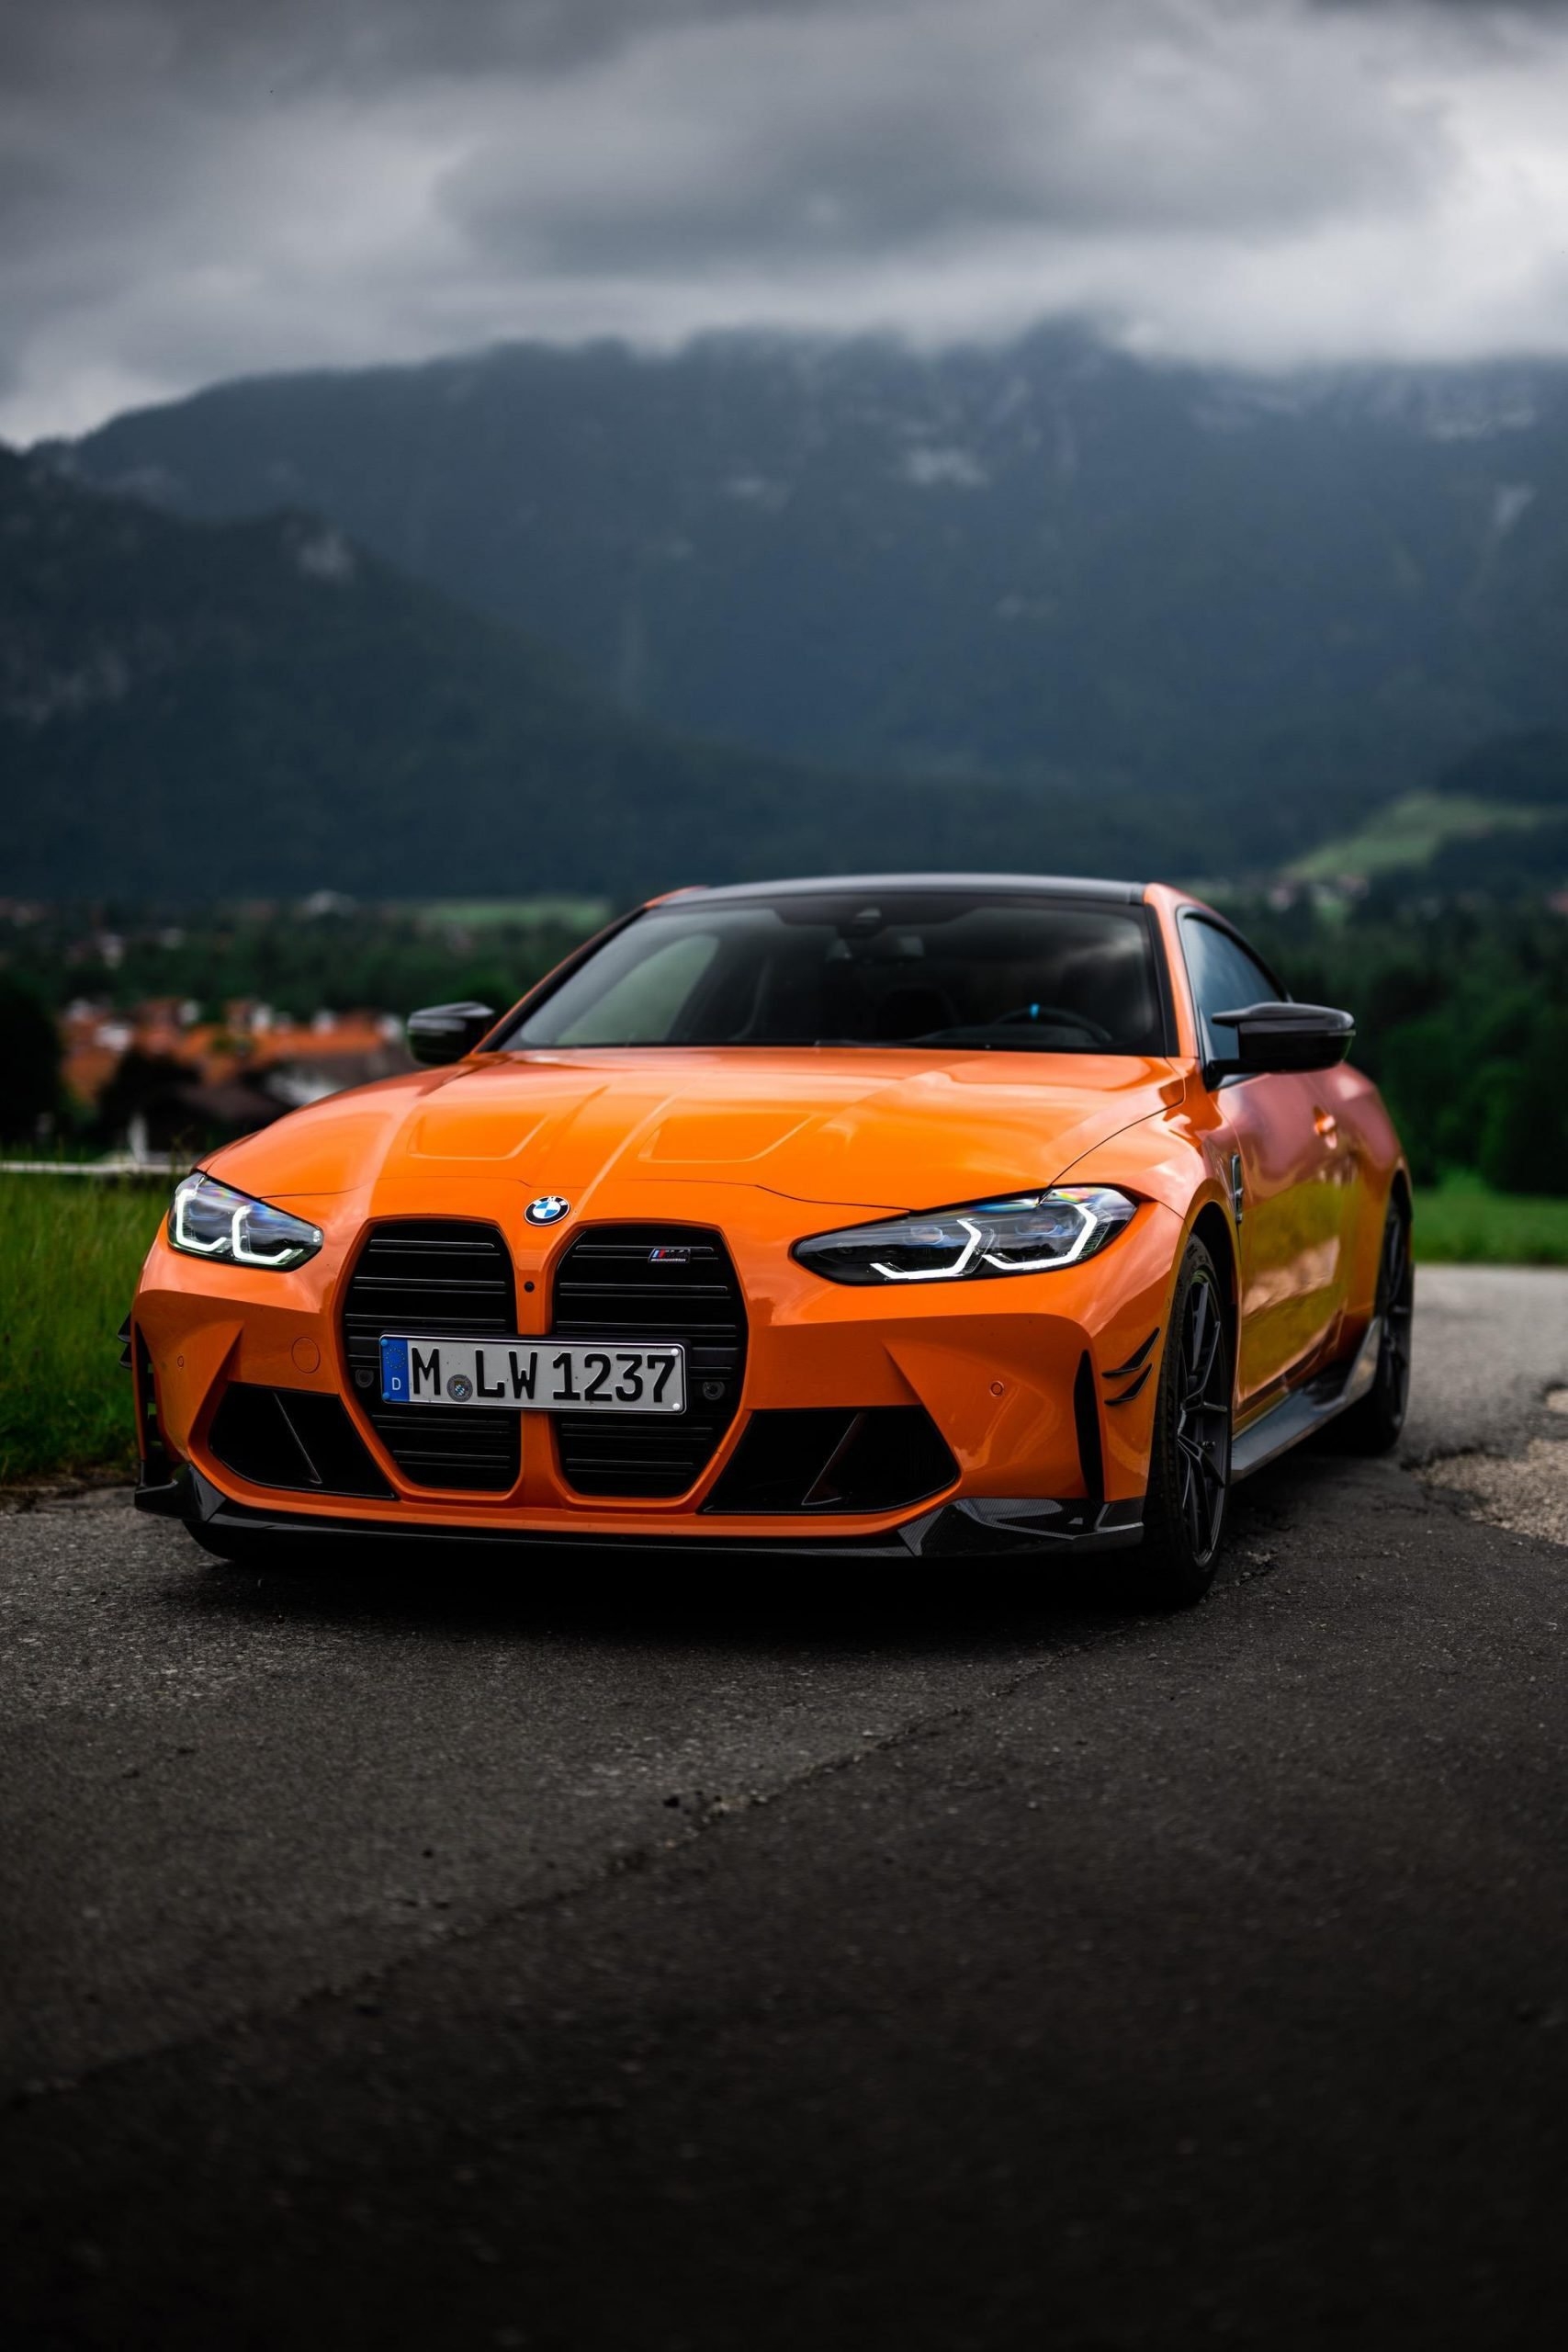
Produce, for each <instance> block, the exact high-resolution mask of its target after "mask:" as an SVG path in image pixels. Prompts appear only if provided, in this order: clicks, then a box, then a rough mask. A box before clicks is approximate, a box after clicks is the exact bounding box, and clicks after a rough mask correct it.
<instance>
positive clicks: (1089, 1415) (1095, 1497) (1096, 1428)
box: [1073, 1348, 1105, 1503]
mask: <svg viewBox="0 0 1568 2352" xmlns="http://www.w3.org/2000/svg"><path fill="white" fill-rule="evenodd" d="M1073 1421H1074V1425H1075V1427H1076V1428H1077V1439H1078V1462H1079V1465H1080V1466H1081V1468H1082V1470H1083V1490H1084V1493H1085V1494H1086V1495H1087V1496H1088V1497H1089V1501H1090V1502H1091V1503H1102V1502H1103V1501H1104V1500H1105V1447H1104V1444H1103V1442H1102V1441H1101V1438H1100V1399H1099V1397H1097V1396H1096V1395H1095V1393H1094V1366H1093V1365H1092V1364H1091V1363H1090V1362H1089V1350H1088V1349H1087V1348H1086V1349H1085V1350H1084V1352H1083V1354H1082V1355H1081V1356H1079V1358H1078V1369H1077V1379H1076V1380H1075V1381H1074V1382H1073Z"/></svg>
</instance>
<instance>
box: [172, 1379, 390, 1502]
mask: <svg viewBox="0 0 1568 2352" xmlns="http://www.w3.org/2000/svg"><path fill="white" fill-rule="evenodd" d="M208 1443H209V1445H210V1446H211V1448H212V1451H213V1453H214V1454H215V1456H216V1457H217V1459H218V1460H219V1461H220V1462H221V1463H223V1464H225V1465H226V1467H227V1468H229V1469H231V1470H237V1471H238V1472H239V1474H240V1476H241V1477H242V1478H248V1479H249V1480H250V1481H251V1484H252V1485H253V1486H256V1487H293V1488H294V1489H295V1490H296V1492H299V1493H304V1494H312V1493H314V1494H323V1495H377V1496H381V1497H386V1496H389V1495H390V1493H391V1491H392V1489H391V1487H389V1485H388V1484H387V1481H386V1479H385V1478H384V1477H383V1476H381V1473H380V1472H379V1470H378V1469H377V1467H376V1464H375V1463H374V1462H373V1461H372V1460H371V1458H370V1454H369V1452H368V1450H367V1446H366V1443H365V1441H364V1439H363V1438H362V1437H361V1436H360V1434H359V1432H358V1430H356V1429H355V1426H354V1423H353V1422H352V1421H351V1420H350V1419H349V1417H348V1411H347V1408H346V1407H345V1406H344V1402H343V1400H342V1398H341V1397H325V1396H321V1395H319V1394H318V1393H316V1392H315V1391H313V1390H310V1389H305V1388H257V1387H253V1386H252V1385H251V1384H250V1383H249V1382H247V1381H240V1380H231V1382H230V1384H229V1385H228V1387H227V1388H226V1389H225V1390H224V1392H223V1401H222V1403H221V1404H220V1406H219V1408H218V1412H217V1415H216V1418H215V1419H214V1420H213V1423H212V1429H211V1432H210V1435H209V1439H208Z"/></svg>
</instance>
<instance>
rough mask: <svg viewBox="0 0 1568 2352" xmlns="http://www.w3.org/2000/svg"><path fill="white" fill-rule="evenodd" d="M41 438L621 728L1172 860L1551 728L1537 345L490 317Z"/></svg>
mask: <svg viewBox="0 0 1568 2352" xmlns="http://www.w3.org/2000/svg"><path fill="white" fill-rule="evenodd" d="M55 455H56V457H57V459H58V461H59V462H62V463H64V464H68V465H70V466H72V467H73V468H75V469H78V470H79V472H80V473H81V475H82V476H83V477H84V478H85V479H87V480H90V481H95V482H97V483H99V484H102V485H106V486H109V487H113V488H116V489H119V490H123V491H130V492H136V493H138V494H140V495H142V496H149V497H152V498H154V499H157V500H159V501H161V502H163V503H165V504H166V505H168V506H169V507H171V508H174V509H175V510H177V511H179V512H182V513H185V514H188V515H204V516H209V517H234V516H239V515H256V514H261V513H264V512H265V511H267V510H268V509H271V508H274V507H276V506H278V505H280V504H294V505H304V506H308V507H310V508H311V509H313V510H318V511H320V512H321V514H323V515H327V516H328V517H330V518H331V519H332V521H333V523H335V524H336V525H337V526H339V527H340V528H342V529H344V530H346V531H348V532H350V533H352V534H353V535H354V536H355V537H357V538H358V539H360V540H361V541H363V542H364V543H365V544H366V545H367V546H369V547H372V548H376V549H378V551H379V552H380V553H381V554H382V555H383V556H385V557H386V558H387V559H388V560H391V561H394V562H396V563H398V564H400V565H401V566H402V567H403V568H404V569H405V570H407V571H410V572H412V573H415V574H418V575H419V576H421V577H423V578H424V579H426V580H428V581H430V582H434V583H435V584H436V585H438V586H439V587H441V588H442V589H443V590H445V591H446V593H447V594H449V595H451V596H453V597H456V598H458V599H461V600H463V601H465V602H467V603H468V604H469V605H473V606H475V607H477V608H479V609H482V610H484V611H486V612H488V613H490V614H491V615H492V616H497V617H499V618H502V619H504V620H506V621H509V622H511V623H513V624H514V625H515V626H518V627H520V628H525V629H526V630H528V631H530V632H532V633H533V634H535V635H536V637H538V638H539V639H542V640H546V641H548V642H550V643H551V644H553V645H554V646H555V647H556V648H557V649H558V650H559V651H560V652H562V653H563V654H565V655H566V656H567V657H569V658H570V660H571V661H572V662H574V663H575V664H577V665H578V666H579V667H580V668H581V671H582V673H584V675H585V676H587V677H588V678H590V679H591V680H592V681H593V682H594V684H596V686H597V687H598V688H599V690H600V691H602V692H603V693H604V694H605V695H610V696H613V697H614V698H615V700H616V701H617V702H618V703H619V705H620V706H621V707H623V708H624V709H626V710H628V711H636V712H638V713H641V714H643V715H645V716H647V717H649V718H654V719H656V720H657V721H659V722H660V723H661V724H663V725H667V726H671V727H673V728H676V729H688V730H695V731H698V732H701V733H704V734H707V735H711V736H716V737H720V738H724V739H727V740H729V741H739V742H745V743H748V744H750V745H751V746H753V747H755V748H757V749H758V750H761V751H765V752H772V753H776V754H780V755H784V756H789V757H802V758H810V759H814V760H824V761H830V762H834V763H839V764H840V765H844V766H849V767H856V768H860V769H862V770H864V771H866V772H868V773H874V774H884V775H886V774H892V773H905V774H908V773H926V774H931V775H978V774H988V775H999V776H1009V777H1020V778H1025V779H1030V780H1036V781H1037V780H1040V779H1055V780H1056V781H1058V782H1060V783H1063V784H1065V785H1067V786H1073V787H1076V788H1077V790H1078V791H1079V792H1080V793H1083V794H1087V795H1089V796H1091V797H1094V798H1096V799H1097V800H1098V799H1099V798H1100V797H1101V796H1104V795H1106V794H1115V795H1119V796H1122V797H1126V796H1129V795H1142V796H1145V797H1147V798H1149V799H1150V800H1154V799H1156V798H1158V797H1160V796H1163V795H1167V794H1172V793H1174V794H1176V795H1178V796H1190V797H1191V799H1192V801H1193V802H1194V803H1196V804H1198V805H1201V806H1202V807H1204V808H1205V809H1207V810H1209V811H1210V812H1213V823H1212V824H1211V825H1210V826H1209V827H1207V828H1204V829H1202V830H1201V831H1199V832H1198V834H1197V835H1196V837H1195V838H1192V839H1191V840H1190V847H1189V852H1188V854H1187V856H1186V859H1185V861H1184V863H1185V865H1186V867H1187V869H1188V870H1195V871H1207V872H1213V871H1214V870H1215V869H1216V868H1221V869H1223V868H1224V867H1226V866H1227V865H1233V864H1234V858H1233V857H1232V855H1231V854H1230V852H1231V848H1232V843H1233V839H1234V831H1233V829H1234V828H1235V825H1236V824H1237V823H1243V824H1244V825H1245V824H1247V823H1249V822H1252V821H1254V820H1257V821H1259V822H1261V823H1262V824H1263V828H1264V830H1265V831H1272V832H1273V833H1274V834H1277V835H1279V836H1280V837H1281V838H1283V839H1285V841H1286V845H1287V846H1289V844H1290V842H1292V841H1293V842H1294V844H1295V846H1296V847H1303V846H1305V845H1307V844H1308V843H1309V842H1311V841H1312V840H1313V839H1314V838H1317V837H1319V836H1320V835H1321V834H1323V833H1324V832H1325V831H1329V830H1332V828H1333V826H1334V824H1335V823H1336V822H1342V821H1343V820H1346V819H1348V820H1350V821H1352V822H1353V821H1354V820H1355V817H1356V816H1357V814H1358V813H1359V811H1360V810H1361V809H1363V808H1364V806H1365V804H1366V802H1367V800H1368V799H1369V797H1371V798H1384V797H1396V796H1397V795H1399V794H1400V793H1402V792H1404V791H1406V790H1409V789H1411V788H1413V787H1414V786H1418V785H1425V784H1426V783H1427V782H1428V781H1429V779H1430V777H1431V776H1432V775H1434V774H1435V773H1436V772H1437V771H1438V769H1439V768H1440V767H1441V766H1442V765H1443V764H1444V763H1446V762H1448V761H1450V760H1451V759H1453V758H1456V757H1458V756H1459V755H1460V754H1461V753H1462V752H1465V751H1467V750H1468V749H1469V748H1470V746H1471V745H1472V744H1473V743H1475V742H1478V741H1482V740H1483V739H1485V738H1489V737H1494V736H1500V735H1505V734H1507V733H1510V732H1513V731H1517V730H1521V729H1540V728H1550V727H1559V726H1562V725H1564V724H1568V663H1565V662H1563V661H1562V658H1561V653H1562V643H1563V641H1564V631H1565V624H1568V371H1565V370H1564V369H1563V368H1560V367H1556V366H1551V365H1545V364H1542V365H1540V366H1534V365H1529V366H1527V365H1518V366H1506V367H1505V366H1492V367H1480V368H1457V369H1447V370H1443V369H1432V370H1408V369H1407V370H1401V371H1389V370H1363V371H1359V372H1356V373H1350V374H1344V373H1341V374H1337V375H1332V376H1330V375H1323V376H1317V377H1312V378H1300V379H1288V380H1285V379H1282V380H1262V379H1244V378H1240V377H1236V376H1234V375H1222V374H1216V373H1214V372H1213V371H1205V370H1202V369H1198V368H1188V367H1181V368H1179V367H1172V366H1151V365H1145V364H1142V363H1140V362H1138V361H1137V360H1135V359H1134V358H1131V357H1128V356H1122V355H1119V354H1117V353H1114V352H1112V351H1111V350H1109V349H1107V348H1105V347H1103V346H1101V345H1099V344H1097V343H1096V342H1095V341H1094V340H1093V339H1092V338H1091V337H1089V335H1087V334H1082V333H1079V332H1077V331H1075V330H1068V329H1065V328H1053V329H1051V330H1048V331H1046V330H1043V331H1041V332H1039V333H1037V334H1032V335H1031V336H1028V337H1026V338H1024V339H1023V340H1022V341H1021V342H1019V343H1017V344H1015V345H1010V346H1009V347H1006V348H1000V349H980V348H973V349H960V350H953V351H949V352H946V353H940V354H936V355H931V356H922V355H920V354H918V353H915V352H911V351H909V350H908V349H906V348H904V347H902V346H900V345H897V344H894V343H891V342H885V341H876V340H870V339H866V340H859V341H847V342H840V343H832V342H810V341H800V340H795V339H790V338H786V337H761V336H753V337H745V336H736V337H720V338H713V339H708V340H704V341H700V342H697V343H695V344H693V345H689V346H687V347H686V348H684V349H682V350H681V351H678V352H676V353H674V354H671V355H668V356H636V355H634V354H633V353H631V352H629V351H628V350H626V349H625V348H624V347H621V346H618V345H607V344H601V345H591V346H584V347H580V348H575V349H570V350H561V349H552V348H547V347H542V346H533V345H518V346H511V347H506V348H502V349H498V350H494V351H491V352H487V353H483V354H479V355H478V356H470V357H466V358H457V359H451V360H446V361H442V362H439V363H436V364H434V365H428V366H423V367H414V368H378V369H374V370H369V371H365V372H350V373H344V374H337V375H294V376H278V377H273V378H266V379H256V380H252V381H246V382H239V383H231V384H226V385H220V386H219V387H217V388H216V389H214V390H209V391H206V392H203V393H201V394H199V395H198V396H197V397H196V398H194V399H191V400H186V401H180V402H177V403H175V404H174V405H171V406H168V407H163V408H158V409H152V410H148V411H144V412H141V413H137V414H134V415H128V416H123V417H120V418H118V419H117V420H116V421H115V422H114V423H112V424H108V425H107V426H105V427H104V428H103V429H102V430H101V431H100V432H97V433H95V434H93V435H90V436H88V437H87V438H86V439H85V440H84V441H81V442H79V443H77V444H75V445H74V446H73V447H71V448H69V449H60V450H57V451H56V453H55ZM1265 804H1266V805H1267V812H1268V813H1267V816H1266V818H1263V819H1258V814H1257V812H1258V809H1260V808H1262V807H1263V806H1264V805H1265ZM1249 810H1250V811H1252V812H1253V814H1252V818H1250V819H1249V817H1248V814H1247V812H1248V811H1249Z"/></svg>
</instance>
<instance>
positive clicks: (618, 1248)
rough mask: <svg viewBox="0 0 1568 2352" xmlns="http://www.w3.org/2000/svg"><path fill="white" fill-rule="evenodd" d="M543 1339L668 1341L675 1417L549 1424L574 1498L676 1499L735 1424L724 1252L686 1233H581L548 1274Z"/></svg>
mask: <svg viewBox="0 0 1568 2352" xmlns="http://www.w3.org/2000/svg"><path fill="white" fill-rule="evenodd" d="M554 1306H555V1317H554V1322H553V1325H552V1333H553V1336H554V1337H555V1338H557V1339H560V1340H680V1341H681V1342H682V1345H683V1346H684V1348H685V1351H686V1410H685V1411H684V1412H683V1413H682V1414H680V1415H678V1416H675V1417H672V1418H669V1419H666V1418H665V1417H663V1416H661V1415H660V1414H656V1413H649V1414H643V1413H615V1414H605V1415H604V1416H602V1417H595V1416H593V1415H591V1414H583V1413H579V1414H570V1413H563V1414H560V1415H558V1417H557V1419H556V1425H555V1426H556V1443H557V1445H558V1449H559V1460H560V1469H561V1476H562V1477H563V1478H564V1479H565V1481H566V1483H567V1485H568V1486H569V1487H575V1488H576V1490H577V1492H578V1493H579V1494H580V1495H626V1496H632V1495H645V1496H649V1497H665V1496H670V1495H682V1494H684V1493H685V1491H686V1489H687V1487H690V1486H692V1485H693V1484H694V1482H695V1481H696V1480H697V1479H698V1478H700V1477H701V1476H702V1474H703V1472H704V1471H705V1469H706V1467H707V1465H708V1464H709V1463H710V1462H711V1461H712V1459H713V1456H714V1453H715V1452H716V1449H717V1447H718V1445H719V1443H720V1442H721V1441H722V1439H723V1437H724V1435H725V1432H726V1430H728V1427H729V1425H730V1423H731V1421H733V1419H735V1414H736V1408H737V1407H738V1406H739V1402H740V1383H741V1379H742V1377H743V1375H744V1373H745V1369H746V1304H745V1300H744V1299H743V1297H742V1296H741V1292H740V1284H739V1280H738V1279H737V1276H736V1272H735V1268H734V1267H733V1265H731V1263H730V1260H729V1252H728V1250H726V1248H725V1246H724V1243H723V1240H722V1239H721V1238H720V1237H719V1235H717V1234H716V1233H712V1232H706V1231H704V1230H703V1229H702V1228H701V1227H696V1226H671V1225H599V1226H591V1227H588V1228H587V1230H586V1231H585V1232H583V1233H582V1234H581V1235H580V1236H579V1238H577V1240H575V1241H574V1242H573V1243H572V1245H571V1247H570V1250H568V1251H567V1253H566V1255H565V1257H564V1258H563V1259H562V1260H561V1262H560V1265H559V1267H558V1270H557V1273H556V1284H555V1301H554Z"/></svg>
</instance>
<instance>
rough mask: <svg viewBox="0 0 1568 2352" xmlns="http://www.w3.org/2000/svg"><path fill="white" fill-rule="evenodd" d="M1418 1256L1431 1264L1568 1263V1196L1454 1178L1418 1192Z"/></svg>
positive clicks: (1418, 1260)
mask: <svg viewBox="0 0 1568 2352" xmlns="http://www.w3.org/2000/svg"><path fill="white" fill-rule="evenodd" d="M1416 1261H1417V1262H1418V1263H1421V1264H1426V1265H1429V1266H1440V1265H1450V1266H1452V1265H1459V1266H1568V1201H1558V1200H1551V1201H1548V1200H1531V1199H1529V1198H1528V1197H1526V1196H1523V1195H1521V1194H1518V1193H1494V1192H1492V1191H1491V1190H1490V1189H1489V1188H1488V1187H1487V1186H1486V1185H1485V1184H1483V1183H1482V1182H1481V1181H1480V1179H1479V1178H1477V1177H1473V1176H1454V1177H1450V1179H1449V1181H1448V1182H1447V1183H1445V1184H1441V1185H1439V1186H1438V1187H1437V1189H1436V1190H1427V1191H1426V1192H1418V1193H1416Z"/></svg>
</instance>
